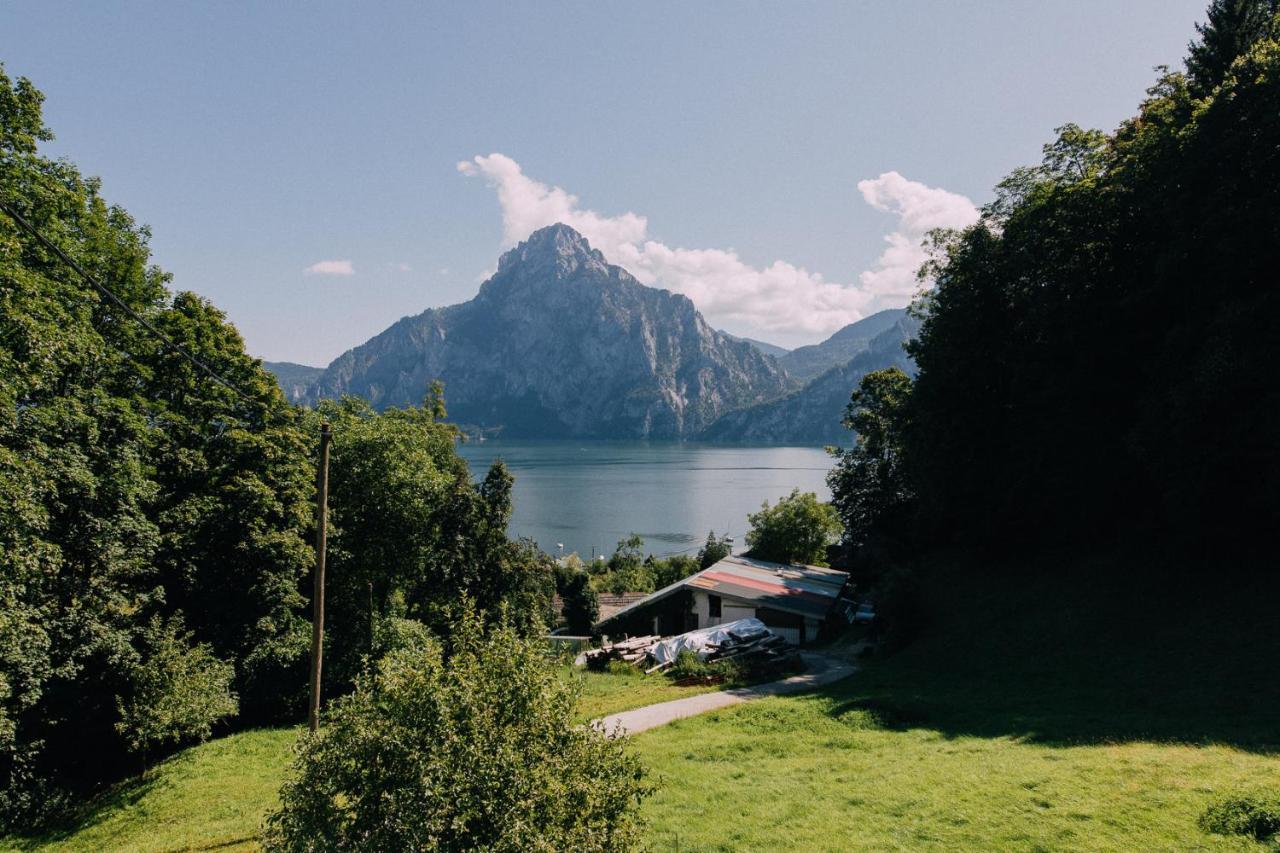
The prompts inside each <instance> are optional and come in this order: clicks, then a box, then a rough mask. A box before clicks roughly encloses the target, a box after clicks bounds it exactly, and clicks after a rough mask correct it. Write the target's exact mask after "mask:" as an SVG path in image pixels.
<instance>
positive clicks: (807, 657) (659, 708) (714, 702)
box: [591, 652, 858, 735]
mask: <svg viewBox="0 0 1280 853" xmlns="http://www.w3.org/2000/svg"><path fill="white" fill-rule="evenodd" d="M800 657H801V658H803V659H804V663H805V666H806V668H807V669H806V671H805V672H804V673H803V674H801V675H793V676H791V677H790V678H784V679H782V680H781V681H770V682H769V683H767V684H757V685H754V686H752V687H735V688H734V689H732V690H721V691H719V692H717V693H702V694H699V695H697V696H689V697H686V698H684V699H673V700H671V701H670V702H659V703H658V704H657V705H646V706H645V707H643V708H634V709H632V710H630V711H623V712H622V713H620V714H610V715H609V716H607V717H601V718H600V719H598V720H592V721H591V724H592V725H593V726H595V727H597V728H600V729H603V730H604V731H606V732H609V733H611V734H612V733H613V732H615V731H618V732H620V733H621V734H629V735H634V734H639V733H640V732H643V731H648V730H649V729H653V728H657V727H658V726H665V725H666V724H667V723H670V722H671V721H673V720H679V719H683V718H684V717H693V716H697V715H698V714H705V713H706V712H707V711H714V710H716V709H717V708H727V707H729V706H730V705H738V704H740V703H742V702H750V701H751V700H752V699H762V698H764V697H765V696H783V695H786V694H788V693H803V692H804V691H806V690H813V689H814V688H816V687H823V686H825V685H827V684H831V683H833V682H836V681H839V680H840V679H842V678H847V677H849V676H850V675H853V673H855V672H857V670H858V668H857V667H856V666H854V665H853V664H851V663H848V662H846V661H842V660H837V659H836V658H832V657H827V656H826V655H819V654H814V653H812V652H801V653H800Z"/></svg>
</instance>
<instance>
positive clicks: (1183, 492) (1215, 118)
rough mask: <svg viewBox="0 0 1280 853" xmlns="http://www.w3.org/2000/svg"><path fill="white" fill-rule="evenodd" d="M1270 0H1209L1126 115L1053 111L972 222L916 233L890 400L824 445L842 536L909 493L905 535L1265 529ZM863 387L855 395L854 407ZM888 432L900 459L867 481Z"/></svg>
mask: <svg viewBox="0 0 1280 853" xmlns="http://www.w3.org/2000/svg"><path fill="white" fill-rule="evenodd" d="M1274 12H1275V3H1274V2H1271V0H1216V2H1214V4H1213V5H1212V7H1211V8H1210V11H1209V21H1208V23H1207V24H1206V25H1204V26H1203V27H1201V39H1200V41H1199V42H1198V43H1197V44H1196V45H1195V46H1193V49H1192V52H1191V58H1190V59H1189V60H1188V72H1187V73H1185V74H1184V73H1175V72H1167V71H1166V72H1164V73H1162V74H1161V76H1160V78H1159V80H1158V81H1157V83H1156V84H1155V86H1154V87H1153V88H1152V89H1151V90H1150V91H1149V96H1148V98H1147V99H1146V101H1144V102H1143V104H1142V106H1141V108H1140V110H1139V112H1138V115H1136V116H1135V117H1133V118H1132V119H1130V120H1128V121H1126V122H1124V123H1123V124H1122V125H1121V126H1120V128H1119V129H1118V130H1117V131H1116V132H1115V133H1113V134H1110V135H1107V134H1104V133H1101V132H1099V131H1090V130H1083V129H1081V128H1079V127H1076V126H1074V125H1067V126H1065V127H1063V128H1061V129H1060V130H1059V134H1058V138H1057V139H1056V140H1055V141H1054V142H1052V143H1050V144H1049V145H1046V146H1045V149H1044V160H1043V162H1042V163H1041V164H1040V165H1039V166H1035V167H1030V168H1023V169H1019V170H1016V171H1015V172H1014V173H1013V174H1011V175H1010V176H1009V177H1008V178H1006V179H1005V180H1004V181H1003V182H1002V183H1001V184H1000V185H999V187H998V188H997V193H996V198H995V201H993V202H992V203H991V204H990V205H988V206H987V207H986V208H985V210H984V212H983V217H982V219H981V221H980V222H979V223H978V224H976V225H974V226H973V227H971V228H969V229H967V230H966V231H964V232H963V233H958V234H938V235H935V241H934V248H935V250H936V254H935V256H934V260H933V261H932V262H931V263H930V264H929V265H928V266H927V268H926V269H925V270H924V274H925V275H926V276H928V277H931V278H932V279H934V281H935V282H936V286H935V287H934V288H933V289H932V290H931V291H930V292H928V293H927V295H926V296H925V297H924V298H923V300H922V303H921V305H919V306H918V310H919V311H920V313H921V314H922V315H923V316H924V324H923V329H922V331H921V334H920V336H919V338H918V340H917V341H916V342H915V343H914V345H913V346H912V347H911V352H912V354H913V355H914V357H915V359H916V362H917V364H918V366H919V370H920V372H919V376H918V378H917V380H916V382H915V384H914V387H913V388H912V389H911V391H910V394H909V402H908V403H907V405H906V407H905V412H903V413H902V414H901V416H900V417H899V416H898V415H894V417H893V418H892V419H891V420H890V421H889V424H890V426H891V427H892V429H891V430H890V431H889V432H888V433H887V434H885V435H884V436H880V435H877V433H876V430H875V429H874V428H873V429H872V431H871V436H870V437H868V438H867V439H866V443H864V444H863V445H861V446H860V449H859V450H856V451H854V454H853V455H852V456H849V457H845V458H844V459H843V460H842V467H843V468H844V470H845V471H849V470H850V466H851V465H867V466H870V467H869V468H868V469H867V470H866V471H865V472H864V474H863V475H862V476H861V477H860V482H859V484H858V485H857V488H856V490H850V489H844V490H843V495H842V496H838V499H837V502H838V503H840V504H841V509H842V512H843V514H844V515H845V517H846V522H847V523H848V524H849V525H850V536H851V538H853V539H855V540H858V539H861V538H863V537H864V535H865V522H866V520H867V519H869V518H875V517H876V516H877V515H878V514H879V515H883V516H884V517H890V518H892V517H897V511H896V510H895V509H894V507H893V504H894V503H895V502H896V501H897V500H898V499H899V498H902V497H906V496H908V495H909V494H911V493H914V495H916V496H917V501H918V502H917V504H916V506H915V509H916V512H915V518H916V520H917V521H918V526H917V527H916V530H915V532H916V534H918V535H917V541H919V542H921V543H929V542H939V541H953V542H954V541H959V542H965V543H970V544H975V545H980V546H983V547H986V548H996V549H1005V548H1014V547H1028V546H1029V547H1045V546H1050V547H1061V546H1083V547H1087V548H1107V547H1111V546H1112V545H1115V544H1117V543H1119V542H1121V541H1127V542H1132V541H1134V540H1135V539H1141V538H1146V537H1149V538H1150V539H1153V540H1156V541H1159V542H1162V543H1164V544H1165V545H1166V546H1169V547H1171V549H1172V550H1174V551H1176V552H1177V553H1179V554H1180V555H1199V556H1204V555H1208V554H1215V555H1216V554H1221V553H1223V552H1224V551H1225V552H1241V551H1248V550H1256V549H1261V548H1265V547H1267V545H1268V544H1269V543H1267V542H1266V539H1267V538H1268V537H1267V533H1268V532H1269V531H1271V530H1274V529H1276V527H1277V526H1278V525H1280V491H1277V489H1276V483H1278V482H1280V445H1278V444H1277V442H1276V440H1275V436H1276V435H1280V374H1277V372H1276V370H1275V365H1277V364H1280V293H1278V292H1277V290H1276V287H1275V283H1276V275H1277V270H1278V269H1280V156H1278V155H1277V152H1278V151H1280V41H1277V38H1276V37H1277V34H1278V33H1280V19H1277V18H1276V17H1275V16H1274ZM869 390H870V389H864V392H860V396H859V397H857V398H855V401H854V407H855V411H861V412H863V414H864V415H865V416H866V417H869V418H870V417H873V416H875V414H876V410H877V408H878V407H880V404H879V403H877V402H876V401H875V400H874V399H872V397H870V396H868V395H867V394H866V393H865V392H866V391H869ZM900 390H902V391H905V389H900ZM894 393H895V395H897V396H901V394H900V391H899V390H895V392H894ZM855 416H857V415H855ZM873 426H874V425H873ZM873 445H876V446H878V447H879V448H880V449H881V451H882V452H880V453H879V454H878V455H879V457H880V462H879V463H876V461H875V459H874V458H873V451H874V450H875V448H874V447H873ZM885 449H887V450H889V451H890V452H891V453H892V454H894V455H895V456H896V455H897V454H900V455H901V463H902V466H903V467H902V470H903V471H906V472H907V473H908V474H909V478H910V479H909V482H908V483H907V484H906V487H905V488H898V486H897V484H894V487H893V488H892V489H891V490H890V493H886V494H884V495H882V496H881V497H878V498H876V497H875V496H874V495H875V492H876V490H877V488H879V486H878V485H877V480H879V479H880V478H881V474H882V473H883V472H884V468H883V467H882V466H883V464H884V463H886V462H888V460H889V459H890V458H891V457H890V456H886V455H885V454H884V452H883V451H884V450H885ZM894 476H895V477H896V474H895V475H894ZM862 497H867V498H871V499H872V500H870V503H868V502H867V501H864V500H862ZM851 498H856V499H854V500H852V501H851V500H850V499H851Z"/></svg>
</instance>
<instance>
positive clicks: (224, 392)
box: [0, 69, 553, 827]
mask: <svg viewBox="0 0 1280 853" xmlns="http://www.w3.org/2000/svg"><path fill="white" fill-rule="evenodd" d="M42 101H43V96H42V95H41V93H40V92H39V91H38V90H37V89H36V88H35V87H34V86H33V85H32V84H31V83H30V82H28V81H27V80H25V79H18V80H11V79H10V78H9V77H8V76H7V75H6V74H5V73H4V71H3V69H0V202H3V205H4V207H5V211H6V212H5V213H4V214H0V825H3V826H8V827H14V826H28V827H29V826H31V825H33V824H34V823H36V822H38V821H40V820H41V819H44V818H46V817H48V816H50V815H54V814H57V813H58V812H59V811H60V810H62V809H63V808H64V807H66V806H67V805H69V804H72V803H74V802H75V800H76V798H77V797H78V796H79V795H80V794H82V793H83V792H84V791H85V790H88V789H92V788H94V787H95V786H97V785H100V784H101V783H103V782H105V781H110V780H111V779H113V778H117V777H118V776H120V775H121V774H125V773H129V772H133V771H136V770H137V769H140V768H141V767H143V766H144V765H145V764H146V763H147V762H148V761H149V760H153V759H155V758H157V757H159V756H162V755H163V754H164V753H165V752H166V751H169V750H172V749H173V748H174V747H175V746H178V745H181V744H184V743H187V742H190V741H192V740H196V739H200V738H203V737H207V736H208V735H209V734H210V733H211V732H213V731H214V730H220V729H225V728H227V727H229V726H237V725H245V724H261V723H264V722H268V721H275V720H282V719H283V720H289V719H297V718H298V715H299V713H300V712H301V711H302V709H303V707H304V698H305V695H306V687H307V677H306V668H305V667H306V661H307V652H308V643H309V637H310V632H311V628H310V624H309V621H308V619H307V611H306V609H305V606H306V605H307V600H306V598H304V595H303V590H304V586H303V584H304V582H305V581H307V580H309V578H308V577H307V576H308V575H309V570H310V568H311V566H312V564H313V561H314V553H313V551H312V549H311V546H310V543H311V537H312V535H313V533H312V526H313V517H314V494H315V492H314V476H315V461H314V460H315V436H316V435H317V432H318V426H319V423H320V420H321V418H325V419H328V420H329V421H331V422H332V423H333V425H334V431H335V433H336V434H337V435H338V439H337V441H336V443H335V446H334V452H333V460H332V465H331V488H330V518H331V523H332V538H331V544H330V565H331V571H332V578H333V583H332V585H331V587H330V593H329V601H330V605H331V617H330V620H329V626H330V630H329V634H328V637H329V640H330V646H331V649H330V653H329V657H328V661H327V667H326V690H327V691H328V692H330V693H335V692H343V691H345V690H346V689H347V688H348V686H349V684H350V683H351V679H352V678H353V676H354V675H355V673H356V672H357V671H358V670H359V668H360V666H361V660H362V656H364V655H366V654H369V653H371V652H373V651H374V650H375V648H374V647H375V645H376V646H377V648H384V647H387V646H388V645H393V644H394V643H395V641H396V640H395V638H396V637H397V636H398V634H397V632H398V631H401V629H399V628H397V627H396V626H398V625H401V624H402V621H401V617H411V618H413V619H415V620H417V621H416V622H414V623H411V624H413V625H419V624H420V625H423V626H427V627H431V628H435V629H436V630H437V631H438V632H441V633H443V632H444V631H445V628H444V627H442V626H445V625H446V624H447V620H448V617H449V613H450V611H451V609H453V608H456V607H457V606H458V605H459V602H461V601H462V600H463V599H464V597H465V598H469V599H471V600H472V601H474V602H475V604H476V606H477V607H479V608H481V609H483V610H485V611H487V612H490V613H496V612H497V610H498V608H499V605H500V604H501V603H503V602H508V603H511V604H512V605H513V606H512V613H513V614H518V615H519V616H520V618H521V619H523V620H526V621H527V622H529V623H532V622H533V621H535V620H536V619H537V618H538V616H540V615H541V614H543V613H545V612H546V608H547V606H548V605H549V602H550V597H551V584H552V583H553V581H552V575H551V571H550V566H549V563H548V561H547V560H546V559H545V558H544V557H542V556H541V555H539V554H538V553H537V552H536V551H533V550H532V549H529V548H528V547H526V546H524V545H520V544H516V543H511V542H509V541H508V540H507V538H506V525H507V519H508V517H509V513H510V509H511V503H510V487H511V479H510V476H509V475H507V474H506V472H505V470H503V469H502V468H501V467H500V466H498V467H495V468H494V469H493V470H492V471H490V473H489V476H488V477H487V478H486V479H485V480H484V482H483V483H482V484H481V485H480V486H478V487H477V486H474V485H473V484H472V477H471V474H470V472H469V471H468V470H467V466H466V464H465V463H464V462H463V461H462V460H461V459H460V458H459V457H458V456H457V455H456V453H455V452H454V439H455V434H454V432H453V430H452V429H451V428H450V427H447V426H445V425H443V424H442V423H440V422H439V421H440V418H441V417H442V416H443V414H444V410H443V406H442V404H441V403H440V402H439V401H438V400H437V401H435V402H434V403H433V404H432V406H431V408H428V409H409V410H403V411H396V412H393V413H389V414H387V415H377V414H375V413H374V412H373V411H372V410H371V409H369V408H368V407H367V406H363V405H360V404H358V403H354V402H352V403H343V404H338V403H333V404H326V405H325V406H323V407H321V409H320V410H319V411H314V412H304V411H303V410H301V409H299V408H297V407H295V406H293V405H290V404H289V403H288V402H287V401H286V400H285V399H284V396H283V395H282V394H281V391H280V389H279V388H278V387H277V385H276V381H275V378H274V377H273V376H272V375H271V374H270V373H268V372H267V371H266V370H265V369H263V367H262V365H261V364H260V363H259V362H258V361H256V360H255V359H253V358H251V357H250V356H248V355H247V354H246V353H245V352H244V345H243V342H242V341H241V338H240V335H239V334H238V333H237V332H236V330H235V329H234V328H233V327H232V326H231V325H230V324H228V323H227V321H226V318H225V317H224V315H223V314H222V313H221V312H220V311H218V310H217V309H216V308H214V307H213V306H212V305H210V304H209V303H208V302H206V301H204V300H203V299H201V298H199V297H197V296H195V295H194V294H191V293H185V292H179V293H173V292H171V291H170V290H169V289H168V285H169V283H170V277H169V276H168V275H167V274H166V273H165V272H163V271H162V270H160V269H159V268H157V267H156V266H155V265H154V264H153V263H152V262H151V256H150V251H149V248H148V237H149V232H148V230H147V229H146V228H145V227H143V226H140V225H138V224H137V223H136V222H135V221H134V220H133V219H132V218H131V217H130V216H129V214H128V213H126V212H125V211H124V210H123V209H122V208H120V207H118V206H114V205H111V204H109V203H108V202H107V201H106V200H105V199H104V198H103V195H102V192H101V187H100V185H99V182H98V181H97V180H95V179H91V178H85V177H83V176H82V175H80V173H79V172H78V171H77V170H76V168H75V167H74V166H73V165H72V164H70V163H69V162H67V161H66V160H52V159H49V158H48V157H45V156H43V155H42V154H41V153H40V151H39V145H40V143H42V142H44V141H47V140H49V139H51V138H52V134H51V133H50V131H49V130H48V129H47V128H46V127H45V126H44V123H43V120H42V115H41V104H42ZM15 217H21V219H22V220H24V221H26V222H27V223H29V224H30V225H31V226H32V227H33V228H34V229H36V230H37V231H38V232H39V233H40V234H41V235H43V236H44V237H46V238H47V239H48V240H49V241H51V242H52V244H53V245H55V246H56V247H57V248H58V249H60V250H61V251H62V252H64V253H66V255H67V256H69V258H70V259H71V260H72V261H74V262H75V263H77V264H79V265H80V266H81V267H82V268H83V269H84V270H85V271H86V272H87V273H88V274H89V275H91V276H93V277H94V279H95V280H97V281H98V282H99V283H100V284H101V285H102V286H103V287H105V288H106V289H107V290H108V291H109V292H110V293H112V294H114V295H115V296H116V297H117V298H118V299H119V303H118V304H117V303H116V302H114V301H111V300H110V299H108V298H107V297H106V296H104V295H102V294H101V293H99V292H98V291H96V290H95V289H94V288H93V287H92V286H91V285H90V284H89V283H88V282H87V281H86V280H85V279H84V278H82V277H81V276H79V275H78V274H77V273H76V272H75V271H74V270H73V269H72V267H70V266H69V265H68V264H67V263H65V262H64V261H63V260H61V259H60V258H59V257H57V256H56V255H55V254H54V253H53V252H52V251H50V250H49V249H48V248H46V247H45V246H44V245H42V244H41V243H40V242H39V241H38V240H37V239H36V238H35V237H34V236H33V235H32V234H31V233H29V232H28V231H25V230H23V229H22V228H21V227H20V226H19V224H18V221H17V219H16V218H15ZM144 324H146V325H144ZM404 624H410V623H404ZM405 630H408V629H405ZM401 633H402V631H401Z"/></svg>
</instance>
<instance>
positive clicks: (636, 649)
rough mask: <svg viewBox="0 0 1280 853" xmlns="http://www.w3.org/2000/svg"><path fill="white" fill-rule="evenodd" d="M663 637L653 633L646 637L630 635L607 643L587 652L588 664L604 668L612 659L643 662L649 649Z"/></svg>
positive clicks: (633, 662) (625, 661)
mask: <svg viewBox="0 0 1280 853" xmlns="http://www.w3.org/2000/svg"><path fill="white" fill-rule="evenodd" d="M661 639H662V638H661V637H659V636H658V635H657V634H651V635H649V636H645V637H630V638H628V639H626V640H619V641H618V642H616V643H605V644H604V645H603V646H601V647H600V648H598V649H592V650H591V651H589V652H587V653H586V663H587V666H589V667H591V668H592V669H604V667H605V665H606V664H607V663H608V662H609V661H611V660H620V661H623V662H624V663H629V664H638V663H642V662H643V661H645V660H647V659H648V657H649V650H650V649H651V648H653V644H654V643H656V642H658V641H659V640H661Z"/></svg>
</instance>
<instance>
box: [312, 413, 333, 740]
mask: <svg viewBox="0 0 1280 853" xmlns="http://www.w3.org/2000/svg"><path fill="white" fill-rule="evenodd" d="M332 439H333V433H331V432H330V431H329V422H328V421H325V422H324V423H322V424H321V425H320V462H319V464H318V465H317V467H316V570H315V575H314V581H315V590H314V592H312V594H311V711H310V713H309V714H308V715H307V724H308V725H309V726H310V727H311V731H313V732H314V731H316V730H317V729H319V728H320V661H321V658H322V656H323V654H324V557H325V549H326V548H327V547H328V527H329V442H330V441H331V440H332Z"/></svg>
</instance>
